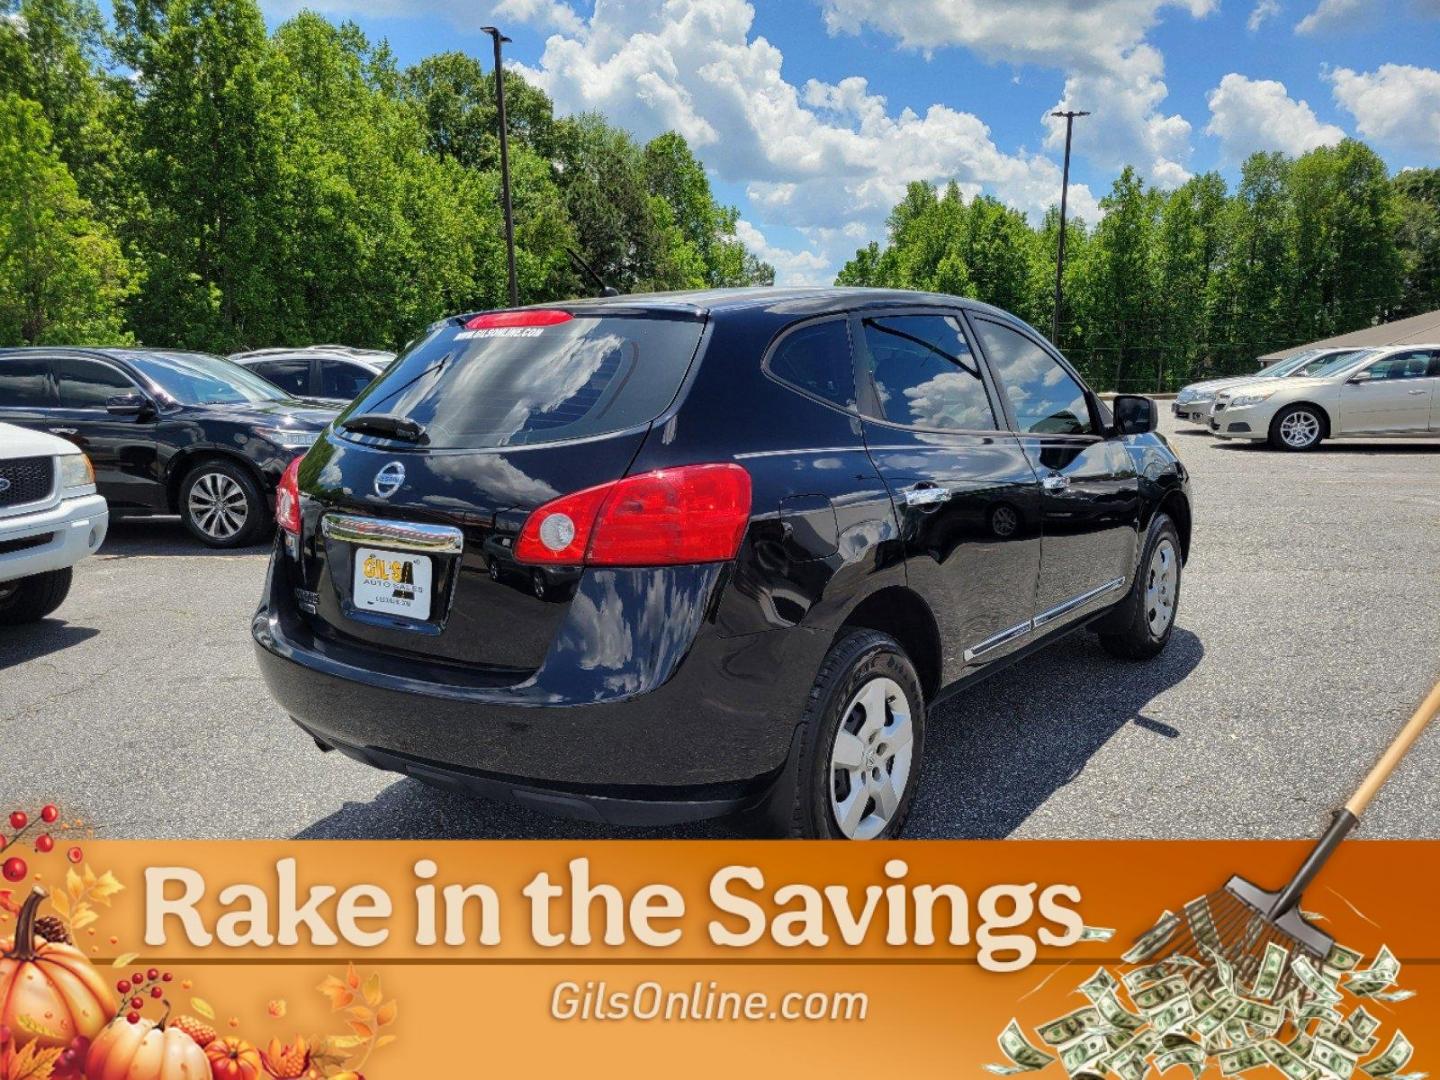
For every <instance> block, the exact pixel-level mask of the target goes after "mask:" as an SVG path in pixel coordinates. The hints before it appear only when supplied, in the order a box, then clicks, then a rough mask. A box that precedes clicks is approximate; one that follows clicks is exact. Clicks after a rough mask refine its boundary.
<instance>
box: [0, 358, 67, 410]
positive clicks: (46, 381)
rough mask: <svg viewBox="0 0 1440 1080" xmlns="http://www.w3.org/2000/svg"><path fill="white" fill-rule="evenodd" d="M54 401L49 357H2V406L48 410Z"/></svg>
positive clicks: (0, 379) (0, 375) (0, 391)
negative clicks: (51, 393)
mask: <svg viewBox="0 0 1440 1080" xmlns="http://www.w3.org/2000/svg"><path fill="white" fill-rule="evenodd" d="M54 404H55V402H54V400H52V399H51V397H50V363H49V361H48V360H41V359H40V358H39V357H23V358H20V359H9V360H7V359H5V358H3V357H0V409H27V408H29V409H35V408H39V409H46V408H50V407H52V406H53V405H54Z"/></svg>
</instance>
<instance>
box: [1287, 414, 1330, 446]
mask: <svg viewBox="0 0 1440 1080" xmlns="http://www.w3.org/2000/svg"><path fill="white" fill-rule="evenodd" d="M1319 437H1320V418H1319V417H1318V416H1316V415H1315V414H1314V413H1311V412H1305V411H1304V410H1303V409H1302V410H1301V411H1299V412H1293V413H1291V414H1290V415H1289V416H1287V417H1285V419H1284V420H1281V421H1280V438H1281V439H1283V440H1284V441H1285V445H1286V446H1293V447H1294V448H1295V449H1297V450H1303V449H1305V448H1306V447H1307V446H1309V445H1311V444H1312V443H1314V442H1315V440H1316V439H1318V438H1319Z"/></svg>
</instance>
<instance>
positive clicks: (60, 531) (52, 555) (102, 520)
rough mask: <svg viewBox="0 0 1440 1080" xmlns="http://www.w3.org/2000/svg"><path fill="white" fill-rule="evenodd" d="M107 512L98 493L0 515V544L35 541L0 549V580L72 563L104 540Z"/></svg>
mask: <svg viewBox="0 0 1440 1080" xmlns="http://www.w3.org/2000/svg"><path fill="white" fill-rule="evenodd" d="M109 524H110V513H109V510H108V509H107V507H106V505H105V500H104V499H103V498H101V497H100V496H99V495H82V496H80V497H79V498H75V499H61V500H60V502H59V503H57V504H56V505H55V506H53V507H50V508H49V509H47V510H38V511H36V512H35V513H33V514H21V515H18V516H16V517H9V518H0V545H6V546H9V545H11V544H12V543H14V544H20V543H25V542H26V541H35V543H34V544H33V546H29V545H27V546H24V547H20V548H18V550H13V551H0V581H15V580H17V579H18V578H24V577H31V576H33V575H35V574H45V573H49V572H50V571H52V570H63V569H64V568H65V567H67V566H74V565H75V564H76V563H78V562H79V561H80V560H81V559H83V558H84V557H85V556H86V555H89V554H92V553H93V552H94V551H95V550H96V549H97V548H99V547H100V545H101V544H103V543H104V542H105V532H106V530H107V529H108V528H109Z"/></svg>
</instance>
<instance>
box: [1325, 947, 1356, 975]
mask: <svg viewBox="0 0 1440 1080" xmlns="http://www.w3.org/2000/svg"><path fill="white" fill-rule="evenodd" d="M1364 958H1365V954H1364V953H1361V952H1357V951H1356V950H1354V949H1347V948H1346V947H1345V946H1344V945H1341V944H1340V943H1339V942H1336V943H1335V944H1334V945H1331V946H1330V951H1329V953H1327V954H1326V956H1325V966H1326V967H1330V968H1334V969H1335V970H1337V971H1353V970H1354V969H1355V968H1356V966H1357V965H1358V964H1359V963H1360V961H1361V960H1363V959H1364Z"/></svg>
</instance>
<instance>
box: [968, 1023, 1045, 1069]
mask: <svg viewBox="0 0 1440 1080" xmlns="http://www.w3.org/2000/svg"><path fill="white" fill-rule="evenodd" d="M996 1042H998V1043H999V1044H1000V1050H1001V1052H1002V1053H1004V1055H1005V1056H1006V1057H1007V1058H1009V1059H1010V1064H1009V1065H986V1066H985V1068H986V1070H987V1071H989V1072H992V1073H994V1074H995V1075H996V1076H1014V1075H1015V1074H1016V1073H1022V1072H1034V1071H1035V1070H1036V1069H1043V1068H1044V1067H1045V1066H1046V1065H1049V1064H1050V1063H1051V1062H1052V1061H1054V1060H1055V1058H1054V1057H1053V1056H1052V1055H1050V1054H1047V1053H1045V1051H1043V1050H1039V1049H1037V1048H1036V1047H1034V1046H1031V1045H1030V1043H1029V1041H1027V1040H1026V1038H1025V1035H1024V1033H1023V1032H1022V1031H1021V1030H1020V1021H1018V1020H1013V1019H1012V1020H1011V1021H1010V1023H1008V1024H1007V1025H1005V1030H1004V1031H1002V1032H1001V1033H1000V1036H999V1038H998V1039H996Z"/></svg>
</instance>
